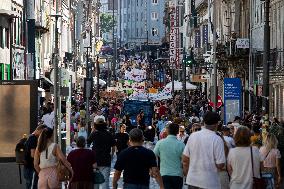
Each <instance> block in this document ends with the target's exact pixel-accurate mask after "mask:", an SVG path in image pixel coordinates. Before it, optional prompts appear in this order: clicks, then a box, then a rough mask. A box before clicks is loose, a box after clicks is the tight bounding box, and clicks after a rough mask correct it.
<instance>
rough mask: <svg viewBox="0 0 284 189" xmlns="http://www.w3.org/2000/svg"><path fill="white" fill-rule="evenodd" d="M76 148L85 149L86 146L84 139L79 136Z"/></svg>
mask: <svg viewBox="0 0 284 189" xmlns="http://www.w3.org/2000/svg"><path fill="white" fill-rule="evenodd" d="M76 144H77V147H78V148H85V146H86V139H85V137H83V136H79V137H78V138H77V141H76Z"/></svg>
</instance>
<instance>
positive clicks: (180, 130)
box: [179, 126, 185, 135]
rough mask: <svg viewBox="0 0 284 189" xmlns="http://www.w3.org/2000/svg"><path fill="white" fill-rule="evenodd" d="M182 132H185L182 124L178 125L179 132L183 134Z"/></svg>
mask: <svg viewBox="0 0 284 189" xmlns="http://www.w3.org/2000/svg"><path fill="white" fill-rule="evenodd" d="M184 132H185V128H184V126H180V127H179V134H181V135H183V134H184Z"/></svg>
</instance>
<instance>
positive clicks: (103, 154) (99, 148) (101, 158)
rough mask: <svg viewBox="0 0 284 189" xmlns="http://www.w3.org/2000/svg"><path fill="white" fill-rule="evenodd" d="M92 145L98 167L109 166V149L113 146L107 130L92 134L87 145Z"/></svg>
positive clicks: (113, 141) (113, 143)
mask: <svg viewBox="0 0 284 189" xmlns="http://www.w3.org/2000/svg"><path fill="white" fill-rule="evenodd" d="M91 143H93V150H94V151H95V154H96V159H97V164H98V166H105V167H109V166H111V155H110V152H111V147H113V146H115V140H114V137H113V136H112V135H111V133H110V132H108V131H107V130H104V131H95V132H92V133H91V134H90V136H89V138H88V144H91Z"/></svg>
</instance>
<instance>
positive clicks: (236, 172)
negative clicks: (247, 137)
mask: <svg viewBox="0 0 284 189" xmlns="http://www.w3.org/2000/svg"><path fill="white" fill-rule="evenodd" d="M252 153H253V165H254V176H255V177H258V178H259V176H260V175H259V170H260V168H259V166H260V161H262V159H261V157H260V155H259V150H258V148H256V147H252ZM227 162H228V165H230V166H231V167H232V169H233V172H232V175H231V181H230V189H240V188H242V189H251V188H252V181H253V179H252V177H253V174H252V164H251V152H250V147H236V148H231V149H230V151H229V154H228V161H227Z"/></svg>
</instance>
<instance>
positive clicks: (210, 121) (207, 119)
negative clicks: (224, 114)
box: [203, 112, 221, 130]
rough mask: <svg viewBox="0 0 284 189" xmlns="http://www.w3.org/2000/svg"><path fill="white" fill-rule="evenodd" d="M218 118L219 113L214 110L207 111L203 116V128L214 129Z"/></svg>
mask: <svg viewBox="0 0 284 189" xmlns="http://www.w3.org/2000/svg"><path fill="white" fill-rule="evenodd" d="M220 120H221V118H220V115H219V114H217V113H216V112H207V113H206V114H205V115H204V117H203V121H204V125H205V128H206V129H209V130H216V129H217V127H218V123H219V121H220Z"/></svg>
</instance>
